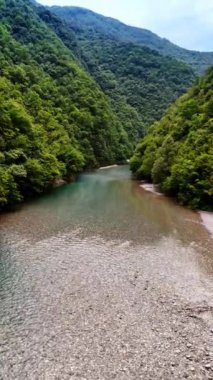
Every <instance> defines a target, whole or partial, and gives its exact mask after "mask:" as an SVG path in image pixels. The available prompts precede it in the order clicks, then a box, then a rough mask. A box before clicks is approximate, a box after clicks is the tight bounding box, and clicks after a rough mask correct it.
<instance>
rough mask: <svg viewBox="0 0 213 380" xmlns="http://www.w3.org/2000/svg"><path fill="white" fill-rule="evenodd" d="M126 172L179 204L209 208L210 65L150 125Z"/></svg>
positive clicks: (212, 139)
mask: <svg viewBox="0 0 213 380" xmlns="http://www.w3.org/2000/svg"><path fill="white" fill-rule="evenodd" d="M131 170H132V171H133V173H134V174H135V176H136V178H138V179H146V180H149V181H150V180H151V181H153V182H154V183H156V184H158V185H159V186H160V189H161V190H162V191H163V192H165V193H167V194H170V195H175V196H176V197H177V199H178V200H179V202H180V203H182V204H184V205H188V206H189V207H191V208H201V209H204V210H205V209H212V205H213V67H212V68H210V69H209V70H208V72H207V73H206V75H205V76H204V77H202V78H201V79H200V80H199V81H197V83H196V84H195V85H194V86H193V87H192V88H191V89H190V90H189V91H188V92H187V93H186V94H185V95H183V96H182V97H180V99H178V100H177V101H176V103H175V104H174V105H172V106H171V107H170V109H169V110H168V112H167V113H166V115H165V116H164V117H163V118H162V119H161V120H160V121H159V122H156V123H155V124H154V125H153V126H152V127H151V129H150V131H149V133H148V134H147V136H146V137H145V138H144V139H143V140H142V141H141V142H140V143H139V144H138V146H137V148H136V151H135V154H134V156H133V157H132V159H131Z"/></svg>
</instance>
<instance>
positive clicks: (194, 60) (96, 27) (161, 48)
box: [51, 6, 213, 74]
mask: <svg viewBox="0 0 213 380" xmlns="http://www.w3.org/2000/svg"><path fill="white" fill-rule="evenodd" d="M51 9H52V10H53V12H55V13H56V14H58V15H59V16H60V17H62V18H64V19H65V20H66V21H68V22H69V23H70V24H71V25H73V27H74V29H75V30H76V31H77V33H78V34H79V33H81V34H82V29H84V33H83V34H85V35H86V36H87V39H88V40H90V41H92V40H96V39H97V40H99V38H100V35H101V36H102V39H103V40H106V39H110V40H113V41H117V42H118V41H119V42H123V43H132V44H134V45H137V46H142V47H144V46H145V47H148V48H150V49H152V50H155V51H157V52H159V53H160V54H161V55H164V56H170V57H173V58H175V59H178V60H181V61H183V62H186V63H187V64H188V65H190V66H191V67H192V68H193V69H194V70H195V72H196V73H197V74H202V73H204V72H205V70H206V69H207V68H208V67H209V66H211V65H212V64H213V53H212V52H198V51H191V50H187V49H183V48H181V47H179V46H177V45H175V44H173V43H171V42H170V41H168V40H167V39H165V38H161V37H159V36H157V35H156V34H154V33H152V32H150V31H149V30H146V29H142V28H136V27H132V26H128V25H125V24H123V23H121V22H120V21H118V20H115V19H112V18H110V17H104V16H102V15H99V14H97V13H95V12H92V11H90V10H88V9H84V8H78V7H57V6H55V7H52V8H51Z"/></svg>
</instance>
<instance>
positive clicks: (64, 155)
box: [0, 0, 132, 208]
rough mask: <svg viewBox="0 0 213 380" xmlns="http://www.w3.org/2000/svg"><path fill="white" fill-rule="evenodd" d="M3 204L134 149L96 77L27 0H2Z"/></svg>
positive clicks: (0, 146) (0, 131)
mask: <svg viewBox="0 0 213 380" xmlns="http://www.w3.org/2000/svg"><path fill="white" fill-rule="evenodd" d="M0 17H1V26H0V46H1V50H0V63H1V64H0V74H1V77H0V100H1V101H0V108H1V112H0V207H1V208H2V207H5V206H6V205H10V204H13V203H17V202H19V201H21V200H22V199H24V198H27V197H29V196H32V195H34V194H36V193H40V192H42V191H44V190H45V189H47V188H49V187H50V186H52V185H53V183H54V182H55V181H56V180H57V179H58V178H60V177H72V176H73V175H76V174H77V173H79V172H80V171H81V170H82V169H83V168H85V167H86V168H91V167H96V166H99V165H102V164H109V163H113V162H115V161H120V160H124V159H125V158H126V157H128V156H129V155H130V152H131V149H132V147H131V145H130V144H129V143H128V138H127V134H126V133H125V131H124V129H123V127H122V125H121V123H120V121H118V119H117V118H116V116H115V115H114V114H113V111H112V109H111V107H110V104H109V102H108V100H107V98H106V97H105V96H104V94H103V93H102V92H101V90H100V89H99V87H98V86H97V84H96V83H95V82H94V80H93V79H92V78H91V77H90V76H89V75H88V74H87V73H86V72H85V70H84V69H83V68H81V67H80V65H79V64H78V62H77V60H76V59H75V58H74V56H73V55H72V54H71V52H70V50H68V49H67V48H66V47H65V46H64V44H63V43H62V42H61V41H60V39H59V38H58V37H57V36H56V35H55V34H54V33H53V32H52V31H51V30H50V29H49V28H48V27H47V26H46V25H45V23H44V22H43V21H42V20H41V19H40V18H39V16H38V14H37V12H36V11H35V9H34V8H33V7H32V6H31V4H30V2H29V1H27V0H16V1H13V0H7V1H5V2H4V1H1V2H0Z"/></svg>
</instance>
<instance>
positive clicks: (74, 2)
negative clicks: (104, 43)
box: [37, 0, 213, 52]
mask: <svg viewBox="0 0 213 380" xmlns="http://www.w3.org/2000/svg"><path fill="white" fill-rule="evenodd" d="M37 2H38V3H40V4H42V5H44V6H45V5H46V6H53V5H58V6H76V7H80V8H85V9H88V10H91V11H93V12H96V13H99V14H101V15H103V16H106V17H111V18H114V19H117V20H119V21H120V22H123V23H125V24H127V25H129V26H133V27H138V28H142V29H147V30H149V31H151V32H153V33H155V34H157V35H158V36H160V37H161V38H166V39H167V40H169V41H170V42H172V43H174V44H176V45H178V46H180V47H182V48H184V49H188V50H197V51H201V52H213V23H212V18H213V1H212V0H171V1H170V4H168V3H167V0H161V6H160V8H159V9H158V12H153V9H156V7H159V1H158V0H133V1H130V0H124V1H122V0H117V1H116V3H115V2H114V1H113V0H108V1H107V2H103V1H100V0H37ZM132 4H134V6H132Z"/></svg>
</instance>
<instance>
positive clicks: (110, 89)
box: [40, 7, 195, 137]
mask: <svg viewBox="0 0 213 380" xmlns="http://www.w3.org/2000/svg"><path fill="white" fill-rule="evenodd" d="M72 9H73V8H66V7H65V8H62V10H61V8H56V7H53V8H51V11H54V12H57V14H59V15H61V14H62V16H63V14H66V12H67V16H66V17H65V18H66V24H65V23H63V24H61V25H60V23H59V20H58V21H57V20H56V19H54V20H53V18H52V16H51V14H50V13H49V14H48V11H45V10H44V8H43V7H41V9H40V17H42V18H43V19H44V20H45V22H47V23H48V25H49V26H50V27H51V28H53V30H54V31H55V32H56V33H57V34H58V36H60V38H61V39H62V40H63V42H64V43H65V44H66V45H67V46H68V47H69V48H70V41H73V35H74V36H75V38H76V41H77V43H78V46H79V47H80V49H81V51H80V52H79V50H78V51H76V53H77V54H79V59H80V60H81V62H82V64H83V65H84V67H85V68H86V69H87V70H88V71H89V72H90V74H91V75H92V76H93V78H94V79H95V80H96V82H97V83H98V84H99V85H100V87H101V89H102V91H104V93H105V94H106V95H107V96H108V97H109V99H110V101H111V105H112V108H113V109H114V111H115V113H116V114H117V116H118V117H119V120H121V121H122V123H124V124H126V123H130V126H129V128H128V130H131V129H132V130H134V131H136V132H137V134H136V137H138V136H142V135H143V133H144V130H145V129H146V128H147V127H148V126H149V125H150V124H151V123H153V121H155V120H158V119H160V118H161V117H162V116H163V114H164V112H165V111H166V110H167V108H168V106H169V105H170V104H171V103H172V102H173V101H175V100H176V99H177V98H178V97H179V96H180V95H181V94H182V93H183V92H184V91H185V90H186V89H187V88H188V87H189V86H190V85H191V84H192V82H193V80H194V78H195V75H194V72H193V70H192V69H191V68H190V67H189V66H188V65H186V64H185V63H183V62H179V61H177V60H175V59H173V58H171V57H165V56H163V55H161V54H159V53H158V52H157V51H155V50H151V49H150V48H148V47H142V46H139V45H136V44H133V43H132V42H124V41H123V40H119V39H115V38H114V37H111V35H110V32H109V34H105V33H102V31H101V28H100V30H99V29H98V28H96V24H94V26H93V27H91V28H89V27H87V19H86V20H85V24H84V21H83V20H81V17H80V18H79V19H78V14H77V16H76V19H74V18H73V17H71V18H69V17H70V16H69V15H70V12H72ZM74 10H75V8H74ZM100 23H101V21H100ZM90 31H91V32H90ZM69 33H70V37H69ZM72 48H73V44H72V46H71V49H72ZM131 123H132V125H133V127H131Z"/></svg>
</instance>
